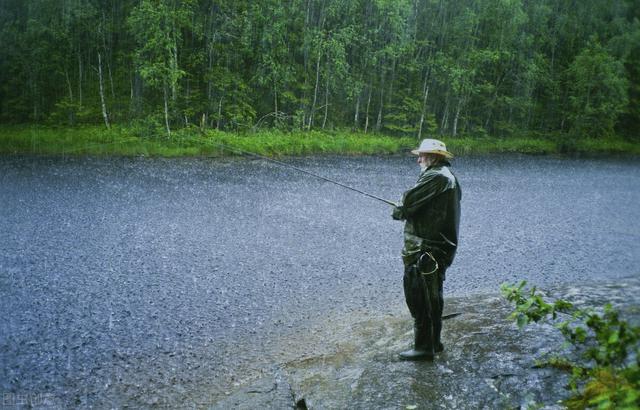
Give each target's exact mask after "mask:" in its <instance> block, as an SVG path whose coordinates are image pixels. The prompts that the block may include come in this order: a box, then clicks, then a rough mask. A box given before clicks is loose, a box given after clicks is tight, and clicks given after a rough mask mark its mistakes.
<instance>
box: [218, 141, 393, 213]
mask: <svg viewBox="0 0 640 410" xmlns="http://www.w3.org/2000/svg"><path fill="white" fill-rule="evenodd" d="M211 142H212V143H213V144H215V145H217V146H219V147H220V148H223V149H226V150H228V151H232V152H236V153H240V154H244V155H251V156H253V157H256V158H260V159H263V160H265V161H269V162H273V163H274V164H278V165H280V166H283V167H286V168H290V169H293V170H296V171H298V172H302V173H304V174H307V175H311V176H312V177H316V178H319V179H321V180H323V181H327V182H330V183H332V184H335V185H338V186H341V187H343V188H347V189H350V190H352V191H354V192H357V193H359V194H362V195H365V196H368V197H369V198H373V199H377V200H378V201H381V202H384V203H385V204H387V205H391V206H396V204H395V203H394V202H392V201H389V200H387V199H384V198H380V197H379V196H376V195H373V194H370V193H368V192H364V191H361V190H359V189H357V188H354V187H351V186H349V185H346V184H343V183H342V182H338V181H335V180H333V179H331V178H327V177H323V176H322V175H318V174H314V173H313V172H311V171H307V170H304V169H302V168H298V167H296V166H294V165H291V164H287V163H286V162H282V161H278V160H275V159H272V158H269V157H265V156H264V155H260V154H256V153H255V152H250V151H245V150H243V149H240V148H232V147H229V146H227V145H224V144H221V143H218V142H215V141H211Z"/></svg>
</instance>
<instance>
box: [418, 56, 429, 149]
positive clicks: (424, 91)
mask: <svg viewBox="0 0 640 410" xmlns="http://www.w3.org/2000/svg"><path fill="white" fill-rule="evenodd" d="M430 71H431V69H430V68H429V69H427V72H426V73H425V74H424V84H423V85H422V111H421V113H420V125H419V126H418V139H422V126H423V124H424V116H425V115H426V111H427V97H429V86H428V85H427V84H428V80H429V74H430Z"/></svg>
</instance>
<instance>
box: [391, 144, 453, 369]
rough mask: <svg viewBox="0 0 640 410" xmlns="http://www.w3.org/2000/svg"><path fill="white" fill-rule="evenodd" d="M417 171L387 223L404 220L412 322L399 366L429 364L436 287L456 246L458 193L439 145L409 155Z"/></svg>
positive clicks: (437, 326)
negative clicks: (410, 343) (411, 341)
mask: <svg viewBox="0 0 640 410" xmlns="http://www.w3.org/2000/svg"><path fill="white" fill-rule="evenodd" d="M411 152H412V153H413V154H414V155H418V164H419V165H420V168H421V173H420V177H419V178H418V182H417V183H416V185H415V186H414V187H413V188H411V189H409V190H408V191H407V192H405V193H404V195H403V197H402V202H401V203H399V204H397V205H396V207H394V210H393V215H392V216H393V219H396V220H405V221H406V223H405V227H404V248H403V250H402V260H403V262H404V278H403V282H404V295H405V299H406V302H407V306H408V307H409V311H410V312H411V316H412V317H413V319H414V326H413V331H414V337H415V339H414V348H413V349H412V350H408V351H406V352H402V353H400V358H401V359H403V360H433V357H434V354H435V353H438V352H441V351H442V350H444V347H443V345H442V343H441V341H440V332H441V330H442V308H443V305H444V299H443V294H442V282H443V281H444V279H445V271H446V270H447V268H448V267H449V266H450V265H451V263H452V262H453V258H454V256H455V253H456V249H457V247H458V246H457V245H458V228H459V225H460V198H461V196H462V191H461V190H460V185H459V184H458V181H457V179H456V177H455V176H454V175H453V174H452V173H451V171H450V170H449V167H450V166H451V165H450V163H449V161H448V160H449V159H450V158H453V155H452V154H451V153H450V152H448V151H447V148H446V146H445V145H444V143H442V142H441V141H438V140H435V139H425V140H423V141H422V143H421V144H420V147H419V148H418V149H416V150H413V151H411Z"/></svg>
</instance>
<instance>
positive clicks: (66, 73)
mask: <svg viewBox="0 0 640 410" xmlns="http://www.w3.org/2000/svg"><path fill="white" fill-rule="evenodd" d="M64 76H65V78H66V79H67V89H68V90H69V103H70V104H72V105H73V87H72V86H71V79H70V78H69V71H67V69H66V68H65V69H64ZM74 123H75V113H74V110H73V107H70V108H69V125H71V126H73V125H74Z"/></svg>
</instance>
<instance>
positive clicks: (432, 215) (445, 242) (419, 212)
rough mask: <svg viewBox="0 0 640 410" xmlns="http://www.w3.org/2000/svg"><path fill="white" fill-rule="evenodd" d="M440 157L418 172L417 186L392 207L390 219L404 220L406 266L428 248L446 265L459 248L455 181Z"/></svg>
mask: <svg viewBox="0 0 640 410" xmlns="http://www.w3.org/2000/svg"><path fill="white" fill-rule="evenodd" d="M450 166H451V165H450V164H449V163H448V162H447V161H446V160H442V161H440V162H438V163H436V164H434V165H432V166H430V167H428V168H427V169H425V170H424V171H423V172H422V173H420V177H419V178H418V181H417V182H416V185H415V186H414V187H413V188H411V189H409V190H408V191H407V192H405V193H404V195H403V197H402V203H401V204H399V205H398V206H396V207H395V208H394V211H393V218H394V219H397V220H406V223H405V226H404V248H403V249H402V259H403V261H404V263H405V265H411V264H414V263H416V262H417V260H418V258H419V257H420V255H421V253H422V252H424V251H429V252H431V253H432V254H433V256H434V257H435V258H436V260H437V261H438V264H439V265H440V266H443V267H445V268H447V267H449V266H450V265H451V263H452V262H453V258H454V256H455V254H456V250H457V248H458V230H459V227H460V199H461V197H462V190H461V189H460V185H459V184H458V180H457V179H456V177H455V176H454V175H453V173H452V172H451V170H450V169H449V167H450Z"/></svg>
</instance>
